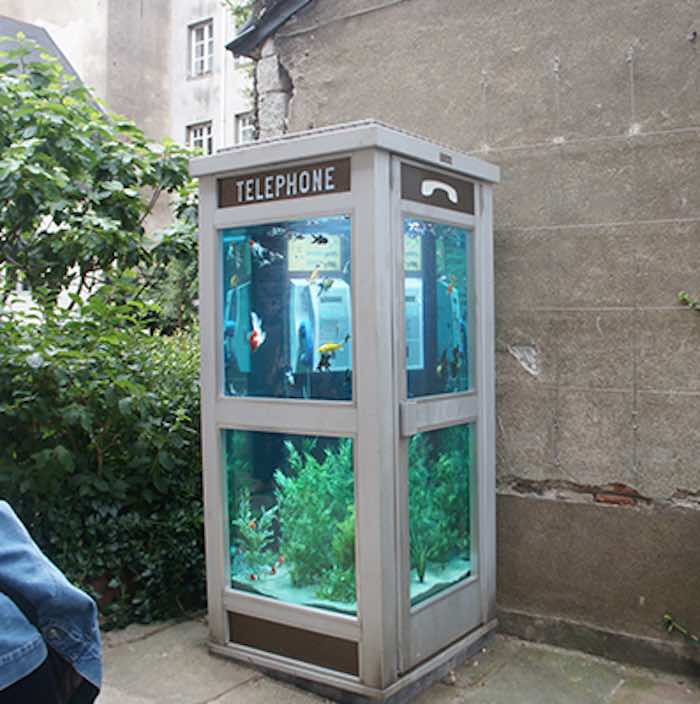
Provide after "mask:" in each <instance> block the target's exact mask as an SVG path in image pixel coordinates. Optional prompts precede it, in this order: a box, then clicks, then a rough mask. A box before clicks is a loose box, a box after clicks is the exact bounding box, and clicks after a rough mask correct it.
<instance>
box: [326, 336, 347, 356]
mask: <svg viewBox="0 0 700 704" xmlns="http://www.w3.org/2000/svg"><path fill="white" fill-rule="evenodd" d="M349 339H350V335H346V336H345V339H344V340H343V341H342V342H324V343H323V344H322V345H321V346H320V347H319V348H318V351H319V354H334V353H336V352H337V351H338V350H342V349H343V347H345V345H346V343H347V341H348V340H349Z"/></svg>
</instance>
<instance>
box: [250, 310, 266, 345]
mask: <svg viewBox="0 0 700 704" xmlns="http://www.w3.org/2000/svg"><path fill="white" fill-rule="evenodd" d="M250 321H251V324H252V325H253V329H252V331H251V332H250V334H249V335H248V343H249V344H250V351H251V352H255V350H257V349H258V347H260V345H262V344H263V342H265V340H266V339H267V333H266V332H264V331H263V329H262V320H260V318H259V317H258V316H257V314H256V313H251V314H250Z"/></svg>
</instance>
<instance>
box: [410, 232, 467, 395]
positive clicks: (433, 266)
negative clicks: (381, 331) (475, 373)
mask: <svg viewBox="0 0 700 704" xmlns="http://www.w3.org/2000/svg"><path fill="white" fill-rule="evenodd" d="M471 241H472V233H471V231H470V230H467V229H464V228H461V227H455V226H453V225H443V224H439V223H435V222H430V221H428V220H417V219H413V218H406V219H405V220H404V270H405V320H406V326H405V327H406V367H407V374H408V396H409V398H413V397H416V396H428V395H433V394H444V393H450V392H458V391H466V390H467V389H469V388H471V385H472V380H471V377H472V375H471V373H470V369H471V362H472V355H471V353H470V350H471V347H470V345H471V339H472V330H471V328H472V320H471V290H470V276H469V258H470V252H471Z"/></svg>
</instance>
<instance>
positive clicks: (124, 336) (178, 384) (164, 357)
mask: <svg viewBox="0 0 700 704" xmlns="http://www.w3.org/2000/svg"><path fill="white" fill-rule="evenodd" d="M141 313H142V311H141V310H139V308H138V307H137V306H134V305H124V306H114V305H111V306H110V305H106V304H105V303H104V302H103V301H102V300H101V299H100V297H99V296H93V298H92V299H91V301H90V302H89V303H87V304H85V305H84V306H83V308H82V310H81V311H80V314H79V315H78V314H76V315H73V316H70V317H69V316H67V315H66V314H65V312H64V313H60V312H58V313H52V312H50V310H48V311H47V312H45V314H44V315H43V316H39V315H38V314H34V313H30V314H28V315H20V314H18V313H13V314H12V315H11V316H10V315H8V314H5V313H0V358H1V359H2V361H3V374H2V375H0V495H2V496H3V497H5V498H7V500H8V501H9V502H10V503H11V504H12V505H13V506H14V508H15V510H17V512H18V513H19V515H20V516H21V517H22V519H23V520H24V521H25V523H26V524H27V526H28V528H29V530H30V531H31V532H32V534H33V535H34V537H35V539H36V540H37V542H38V543H39V545H40V546H41V547H42V548H43V549H44V550H45V551H46V553H47V554H48V556H49V557H50V558H51V559H52V560H53V561H54V562H55V563H56V564H57V565H58V566H59V567H61V568H62V569H63V570H64V571H65V572H66V573H67V574H68V576H69V577H70V578H71V579H73V580H74V581H76V582H77V583H79V584H81V585H83V586H85V587H87V588H92V589H97V591H105V590H107V591H108V592H109V595H110V598H111V599H113V603H112V604H111V605H110V606H109V607H107V609H106V611H105V614H104V615H105V619H106V623H107V624H108V625H116V624H123V623H127V622H129V621H133V620H139V621H149V620H152V619H156V618H165V617H169V616H172V615H173V614H175V613H177V612H178V611H181V610H183V609H189V608H193V607H200V606H201V605H202V604H203V600H204V553H203V537H202V532H203V531H202V523H203V518H202V516H203V512H202V500H201V463H200V445H199V430H198V427H199V388H198V346H197V343H196V339H195V337H194V336H193V335H192V334H185V333H182V334H179V335H175V336H173V337H169V338H168V337H161V336H158V335H150V334H148V332H147V331H146V330H145V329H144V328H143V327H142V325H141V324H140V323H138V322H137V319H139V318H142V317H143V316H142V315H141ZM98 596H99V594H98Z"/></svg>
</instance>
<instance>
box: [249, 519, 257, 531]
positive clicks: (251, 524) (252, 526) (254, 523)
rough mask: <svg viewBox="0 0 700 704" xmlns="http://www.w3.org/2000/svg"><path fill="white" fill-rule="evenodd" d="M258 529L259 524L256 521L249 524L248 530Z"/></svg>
mask: <svg viewBox="0 0 700 704" xmlns="http://www.w3.org/2000/svg"><path fill="white" fill-rule="evenodd" d="M257 527H258V524H257V523H256V522H255V521H251V522H250V523H249V524H248V528H252V529H253V530H255V529H256V528H257Z"/></svg>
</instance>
